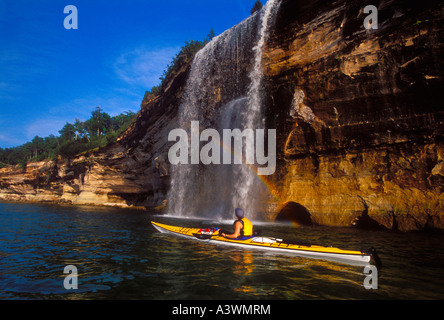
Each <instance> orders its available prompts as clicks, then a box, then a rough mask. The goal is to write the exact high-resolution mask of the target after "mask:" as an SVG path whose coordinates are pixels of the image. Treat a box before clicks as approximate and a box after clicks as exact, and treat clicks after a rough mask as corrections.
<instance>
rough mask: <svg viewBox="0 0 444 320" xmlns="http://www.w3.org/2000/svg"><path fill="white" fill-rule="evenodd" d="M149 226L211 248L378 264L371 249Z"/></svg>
mask: <svg viewBox="0 0 444 320" xmlns="http://www.w3.org/2000/svg"><path fill="white" fill-rule="evenodd" d="M151 223H152V225H153V226H154V227H155V228H156V229H157V230H158V231H160V232H161V233H167V234H172V235H176V236H181V237H186V238H189V239H197V240H200V241H206V242H209V243H211V244H221V245H230V246H237V247H243V248H249V249H260V250H267V251H274V252H280V253H287V254H292V255H296V256H302V257H308V258H316V259H329V260H340V261H345V262H356V263H359V264H361V263H362V264H368V263H370V261H371V260H372V257H373V258H375V260H376V259H377V260H379V258H377V256H376V250H374V249H370V250H362V251H351V250H342V249H338V248H333V247H322V246H316V245H309V244H305V243H297V242H294V241H285V240H283V239H276V238H271V237H262V236H253V237H245V238H241V239H235V240H232V239H227V238H223V237H220V236H219V231H220V229H218V228H209V229H201V228H187V227H173V226H168V225H164V224H160V223H156V222H151Z"/></svg>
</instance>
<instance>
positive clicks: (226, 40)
mask: <svg viewBox="0 0 444 320" xmlns="http://www.w3.org/2000/svg"><path fill="white" fill-rule="evenodd" d="M279 4H280V0H269V1H268V2H267V4H266V5H265V6H264V7H263V8H262V10H260V11H258V12H257V13H255V14H253V15H252V16H250V17H249V18H247V19H246V20H244V21H243V22H241V23H240V24H238V25H236V26H234V27H233V28H231V29H229V30H227V31H225V32H224V33H222V34H221V35H219V36H217V37H215V38H214V39H213V40H212V41H211V42H210V43H208V44H207V45H206V46H205V48H203V49H202V50H200V51H199V52H198V53H197V54H196V57H195V58H194V61H193V65H192V67H191V71H190V75H189V78H188V80H187V84H186V88H185V93H184V96H183V98H182V103H181V106H180V110H179V124H180V128H182V129H184V130H186V131H187V132H188V133H189V137H190V136H191V128H190V125H191V122H192V121H199V123H200V130H201V131H202V130H205V129H216V130H217V131H218V132H223V130H224V129H240V130H241V131H243V130H245V129H253V130H256V129H265V120H264V116H263V110H262V109H263V102H262V101H263V97H262V92H263V90H262V87H263V78H264V74H263V68H262V53H263V47H264V44H265V42H266V40H267V37H268V35H269V32H270V30H271V29H272V27H273V25H274V20H275V18H276V15H277V11H278V9H279ZM202 145H203V144H202V143H201V146H202ZM225 148H226V146H225ZM244 156H245V148H244ZM233 157H234V156H233ZM232 163H234V162H232ZM266 192H267V190H266V188H265V186H264V185H263V184H262V182H261V180H260V179H259V177H258V176H257V175H256V173H255V171H254V170H253V169H252V168H251V167H250V166H248V165H246V164H241V165H236V164H232V165H214V164H211V165H203V164H200V165H191V164H189V165H185V164H181V165H175V166H171V189H170V192H169V195H168V214H169V215H171V216H179V217H199V218H208V219H219V220H224V219H230V218H232V217H233V212H234V209H235V208H238V207H239V208H243V209H244V210H245V211H246V213H247V215H248V216H249V217H250V218H252V219H257V218H259V217H258V214H257V213H258V211H259V208H258V205H259V202H260V201H259V200H260V197H261V196H262V195H263V194H265V193H266Z"/></svg>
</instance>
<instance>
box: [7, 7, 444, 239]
mask: <svg viewBox="0 0 444 320" xmlns="http://www.w3.org/2000/svg"><path fill="white" fill-rule="evenodd" d="M374 5H376V6H377V7H378V9H379V28H378V29H377V30H366V29H365V28H364V19H365V17H366V14H364V5H363V4H362V3H361V1H345V0H338V1H334V2H328V3H327V4H325V1H309V2H307V1H302V0H301V1H298V0H283V1H282V3H281V5H280V9H279V13H278V16H277V21H276V27H275V30H274V32H273V33H272V36H271V38H269V39H268V41H267V43H266V45H265V49H264V53H263V66H264V71H265V76H266V79H265V80H266V81H265V82H266V83H265V88H264V100H265V109H266V112H265V116H266V117H265V119H266V123H267V127H268V128H272V129H274V128H276V129H277V133H278V141H277V146H278V168H277V172H276V174H275V175H273V176H272V177H271V179H270V181H269V184H270V186H271V188H272V189H273V193H274V196H275V198H276V200H274V199H273V201H271V200H270V202H269V203H268V207H269V208H273V209H270V210H271V211H272V212H271V213H270V215H269V217H271V218H272V219H274V218H275V217H276V216H278V217H280V218H282V217H284V218H286V219H289V220H293V221H295V222H297V223H300V224H311V223H314V224H320V225H328V226H358V227H372V228H379V227H381V228H387V229H391V230H402V231H407V230H422V229H427V228H438V229H444V217H443V202H444V197H443V189H444V183H443V182H444V145H443V131H444V126H443V117H444V110H443V107H442V102H441V99H440V98H441V91H442V90H441V88H443V81H442V80H443V79H442V76H443V63H442V57H443V56H444V52H443V51H444V50H443V36H444V32H443V25H444V23H443V19H444V17H443V12H444V7H443V4H442V2H440V1H422V2H421V3H419V4H415V3H413V4H412V3H408V2H405V1H383V0H381V1H376V2H375V3H374ZM221 63H223V62H221ZM240 66H241V64H239V65H238V66H237V67H240ZM190 67H191V66H190V65H186V66H183V68H182V69H181V70H180V71H179V72H178V73H177V74H176V75H175V77H174V78H173V79H169V82H168V83H167V85H166V90H165V91H164V93H163V94H162V95H161V96H160V97H158V98H156V99H154V100H152V101H149V102H148V103H146V104H144V105H143V106H142V110H141V111H140V112H139V114H138V118H137V121H136V122H135V124H134V125H133V126H132V127H131V128H130V129H129V130H128V131H127V132H126V133H125V134H124V135H123V136H122V137H121V138H120V140H119V142H118V143H116V144H114V145H111V146H109V147H107V148H104V149H102V150H99V151H98V152H96V153H90V154H84V155H80V156H78V157H77V158H76V159H71V160H62V159H60V160H58V161H54V162H42V163H33V164H29V165H28V166H27V168H26V169H25V170H22V169H19V168H18V167H15V168H4V169H1V170H0V200H10V201H48V202H63V203H72V204H92V205H110V206H121V207H143V208H153V207H161V206H164V205H165V203H166V200H167V195H168V190H169V188H170V171H171V170H170V166H169V163H168V159H167V154H168V149H169V147H170V144H169V143H168V134H169V132H170V131H171V130H172V129H175V128H177V127H178V109H179V106H180V102H181V97H182V95H183V92H184V87H185V83H186V79H187V77H188V75H189V72H190ZM227 67H229V66H227ZM245 72H246V71H245ZM216 89H217V88H215V95H216V96H218V95H220V94H221V93H220V92H219V93H218V91H217V90H216ZM221 99H223V97H219V98H218V99H216V100H217V101H216V102H218V101H219V100H221Z"/></svg>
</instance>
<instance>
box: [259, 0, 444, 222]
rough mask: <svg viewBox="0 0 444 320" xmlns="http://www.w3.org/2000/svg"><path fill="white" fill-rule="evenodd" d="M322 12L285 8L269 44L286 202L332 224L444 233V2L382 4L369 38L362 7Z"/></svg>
mask: <svg viewBox="0 0 444 320" xmlns="http://www.w3.org/2000/svg"><path fill="white" fill-rule="evenodd" d="M323 3H324V2H321V1H314V2H312V3H311V4H310V6H311V8H307V7H306V6H307V5H305V4H304V2H303V1H285V2H284V4H283V6H282V8H281V10H282V14H281V17H280V19H279V22H280V24H279V25H278V28H277V30H276V33H275V36H274V38H273V39H272V40H271V41H270V42H269V43H268V48H267V52H266V59H265V69H266V73H267V75H268V77H269V81H270V83H271V85H270V86H271V88H270V91H271V92H272V93H271V97H272V101H271V102H270V103H269V104H270V107H269V113H270V115H269V116H268V117H267V119H269V126H270V127H280V128H285V129H283V130H280V131H279V133H280V141H279V143H278V145H279V146H280V147H281V149H280V161H281V165H280V166H279V168H280V172H279V174H277V175H276V177H275V178H274V181H275V183H276V192H277V194H278V195H279V199H280V200H281V201H282V202H283V203H287V202H294V203H298V204H301V205H303V206H304V207H306V208H307V209H308V211H309V212H311V214H312V220H313V221H314V222H315V223H319V224H323V225H335V226H337V225H343V226H349V225H353V224H361V225H362V224H363V223H364V222H365V221H366V222H367V225H368V224H369V222H373V223H371V225H372V226H377V225H378V224H379V225H381V226H384V227H386V228H389V229H400V230H417V229H423V228H443V227H444V220H443V201H444V197H443V195H442V191H443V186H444V185H443V181H444V180H443V175H444V172H443V164H444V163H443V161H444V159H443V152H444V148H443V130H444V127H443V116H444V113H443V108H442V102H441V99H440V91H441V88H442V87H443V83H442V74H443V73H442V71H443V64H442V59H441V58H440V57H442V56H443V53H444V52H443V41H442V40H443V32H442V31H443V30H442V26H443V5H442V3H439V2H421V3H420V4H416V5H413V4H412V3H410V2H401V1H379V2H378V3H379V5H378V9H379V29H378V30H371V31H368V30H366V29H365V28H364V27H363V24H362V22H363V20H364V17H365V15H364V14H363V6H362V4H361V2H359V1H337V2H334V3H331V4H329V5H327V6H325V5H323ZM272 115H274V117H273V116H272ZM375 222H376V223H375Z"/></svg>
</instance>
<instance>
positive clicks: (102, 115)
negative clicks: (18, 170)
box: [0, 107, 136, 168]
mask: <svg viewBox="0 0 444 320" xmlns="http://www.w3.org/2000/svg"><path fill="white" fill-rule="evenodd" d="M135 118H136V114H135V113H134V112H132V111H127V112H125V113H122V114H119V115H117V116H115V117H111V116H110V115H109V114H107V113H106V112H103V110H102V109H101V108H99V107H97V108H96V109H95V110H94V111H93V112H92V113H91V118H90V119H88V120H87V121H85V122H82V121H80V120H79V119H76V120H75V123H74V124H71V123H66V124H65V126H64V127H63V128H62V129H61V130H60V131H59V133H60V136H59V137H56V136H54V135H50V136H48V137H46V138H41V137H35V138H34V139H33V140H32V141H31V142H27V143H25V144H24V145H21V146H18V147H15V148H6V149H3V148H0V168H2V167H5V166H7V165H20V167H22V168H25V167H26V164H27V163H28V162H38V161H43V160H46V159H48V160H56V159H57V158H58V157H59V156H62V157H64V158H71V157H74V156H76V155H78V154H80V153H83V152H86V151H89V150H93V149H97V148H103V147H105V146H107V145H108V144H110V143H114V142H115V141H116V140H117V138H118V137H119V135H120V134H122V133H123V132H124V131H125V130H126V129H128V127H129V126H130V125H131V123H132V122H133V121H134V120H135Z"/></svg>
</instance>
